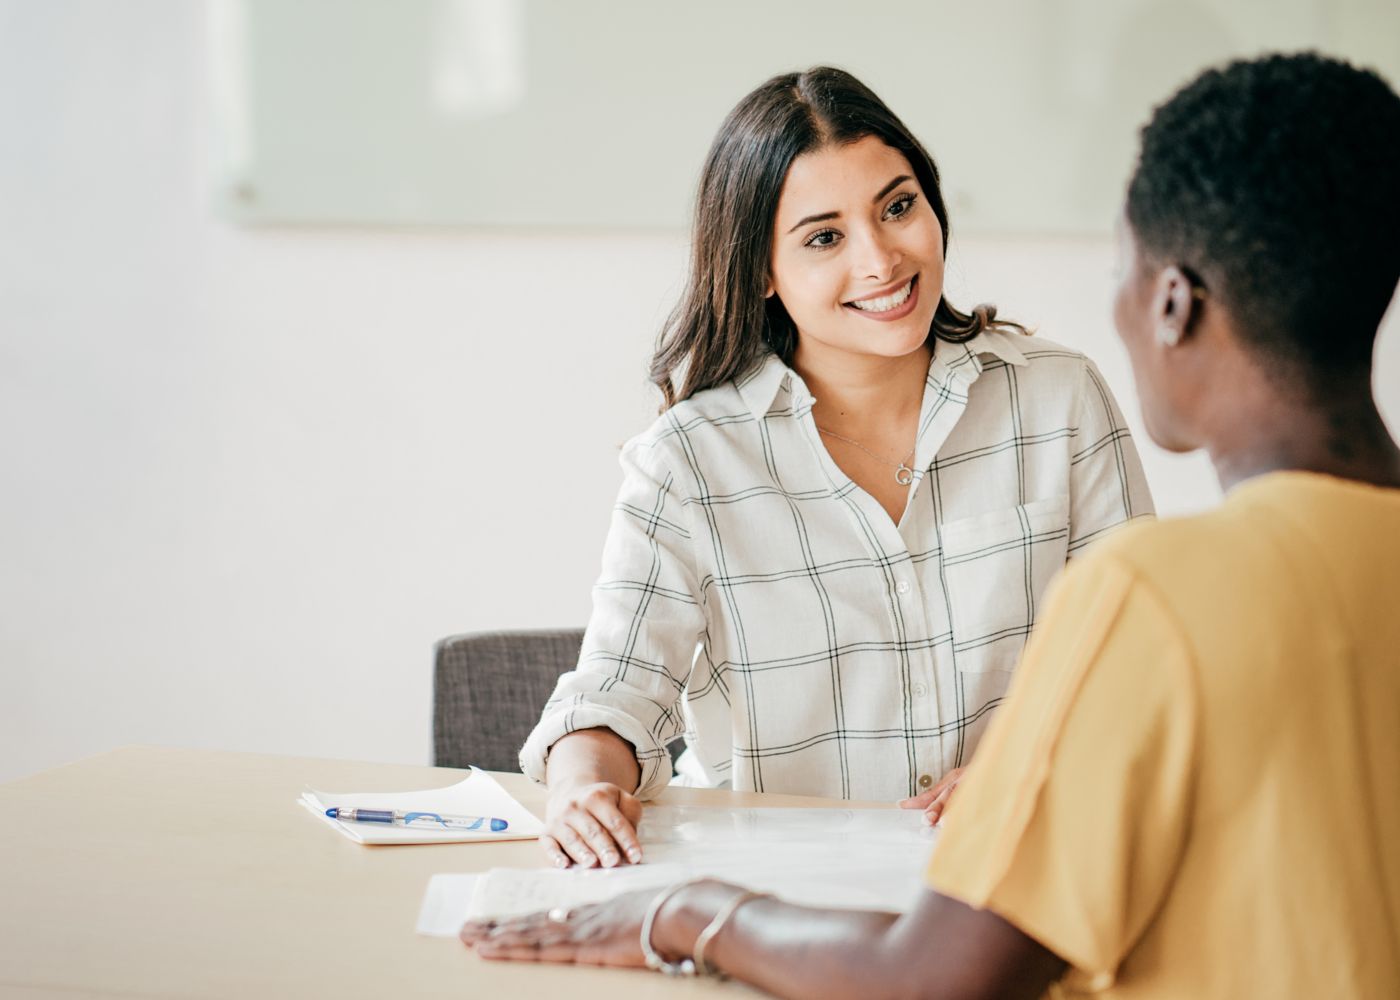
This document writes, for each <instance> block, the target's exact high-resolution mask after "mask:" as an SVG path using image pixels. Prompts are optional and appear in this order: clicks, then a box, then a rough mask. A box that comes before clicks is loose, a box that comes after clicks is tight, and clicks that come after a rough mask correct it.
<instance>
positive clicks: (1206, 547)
mask: <svg viewBox="0 0 1400 1000" xmlns="http://www.w3.org/2000/svg"><path fill="white" fill-rule="evenodd" d="M1240 515H1241V512H1240V511H1239V510H1237V509H1234V508H1233V507H1232V506H1231V505H1229V504H1226V505H1223V506H1221V507H1217V508H1216V509H1214V510H1211V511H1208V512H1205V513H1201V514H1194V515H1189V516H1183V517H1169V518H1162V519H1160V520H1153V519H1146V518H1144V519H1139V520H1137V521H1134V522H1132V523H1130V524H1125V525H1122V526H1121V527H1119V528H1117V529H1115V530H1114V531H1113V532H1112V533H1110V534H1108V535H1107V536H1106V537H1104V538H1103V539H1102V540H1101V541H1098V542H1096V543H1095V544H1094V545H1093V546H1092V547H1090V548H1089V549H1088V550H1087V551H1086V552H1085V554H1084V555H1082V556H1079V557H1077V558H1076V559H1075V560H1074V561H1073V562H1072V563H1071V564H1070V568H1071V569H1074V570H1075V571H1076V572H1077V573H1080V574H1085V575H1089V574H1098V575H1104V574H1108V573H1117V574H1125V575H1126V576H1127V577H1128V578H1131V580H1132V581H1133V584H1134V586H1135V587H1137V588H1140V589H1141V590H1143V591H1146V592H1150V593H1152V594H1154V595H1156V598H1157V600H1158V601H1160V602H1161V604H1162V605H1163V606H1164V607H1165V608H1169V609H1171V610H1172V612H1173V614H1174V615H1175V616H1178V617H1181V618H1185V619H1193V618H1195V617H1196V616H1197V615H1198V614H1199V613H1200V612H1201V611H1203V610H1206V609H1209V608H1212V607H1217V608H1218V607H1220V606H1224V605H1228V604H1230V603H1231V602H1232V601H1233V600H1234V598H1235V597H1237V596H1238V594H1239V593H1240V588H1245V589H1248V588H1249V586H1250V583H1249V581H1250V579H1251V578H1252V577H1253V576H1254V575H1255V574H1257V573H1258V571H1259V570H1260V568H1261V566H1263V565H1265V563H1262V562H1261V557H1265V556H1266V553H1265V552H1264V551H1263V550H1265V549H1267V548H1269V543H1268V540H1267V533H1266V532H1261V531H1260V530H1259V526H1258V524H1257V523H1249V522H1248V521H1246V522H1245V523H1242V522H1241V516H1240ZM1067 572H1068V571H1067ZM1222 602H1223V604H1222Z"/></svg>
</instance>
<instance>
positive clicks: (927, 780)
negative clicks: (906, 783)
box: [919, 774, 933, 788]
mask: <svg viewBox="0 0 1400 1000" xmlns="http://www.w3.org/2000/svg"><path fill="white" fill-rule="evenodd" d="M932 784H933V776H932V775H928V774H921V775H919V787H920V788H928V787H930V786H931V785H932Z"/></svg>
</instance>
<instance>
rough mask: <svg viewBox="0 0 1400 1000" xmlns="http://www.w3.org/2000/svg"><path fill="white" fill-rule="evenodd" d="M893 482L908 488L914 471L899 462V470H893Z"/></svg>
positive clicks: (912, 479)
mask: <svg viewBox="0 0 1400 1000" xmlns="http://www.w3.org/2000/svg"><path fill="white" fill-rule="evenodd" d="M894 481H895V482H897V483H898V484H899V485H900V486H908V485H909V484H910V483H912V482H913V481H914V470H913V469H911V468H909V466H907V465H905V464H904V463H903V462H900V463H899V468H898V469H895V470H894Z"/></svg>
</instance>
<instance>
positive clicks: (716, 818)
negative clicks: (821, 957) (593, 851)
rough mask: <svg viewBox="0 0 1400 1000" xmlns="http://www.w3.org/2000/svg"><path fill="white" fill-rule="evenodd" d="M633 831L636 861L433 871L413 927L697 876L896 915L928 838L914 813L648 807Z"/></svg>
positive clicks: (916, 877)
mask: <svg viewBox="0 0 1400 1000" xmlns="http://www.w3.org/2000/svg"><path fill="white" fill-rule="evenodd" d="M639 833H640V835H641V839H642V852H643V855H644V856H645V860H644V861H643V863H642V864H640V865H624V866H621V867H618V868H608V869H598V868H593V869H577V868H571V869H565V870H562V871H561V870H558V869H545V868H540V869H514V868H494V869H492V870H491V871H488V872H486V873H484V874H482V875H474V876H463V875H437V876H434V877H433V879H432V880H431V881H430V882H429V885H428V891H427V893H426V895H425V897H424V900H423V907H422V910H421V911H420V914H419V921H418V932H419V933H420V934H432V935H440V936H444V937H452V936H455V935H456V934H457V931H458V929H459V928H460V927H461V926H462V923H463V921H465V920H468V919H473V918H479V917H501V916H512V915H516V914H521V913H533V912H535V911H538V910H547V909H550V908H552V907H555V906H570V907H572V906H581V905H584V904H586V903H595V902H601V901H603V900H605V899H609V898H611V897H612V896H616V895H620V894H621V893H624V892H631V891H633V890H640V889H656V888H660V887H662V886H666V885H670V884H672V883H674V882H678V881H681V880H683V879H688V878H699V877H702V876H703V877H709V878H719V879H724V880H725V881H728V882H735V883H738V884H740V885H744V886H747V887H749V888H751V889H756V890H759V891H761V892H771V893H773V894H775V895H777V896H779V897H781V898H783V899H786V900H788V901H789V902H793V903H803V904H808V905H812V906H835V907H848V908H856V909H872V910H893V911H904V910H907V909H909V908H910V907H912V906H913V905H914V903H915V902H916V901H917V900H918V898H919V895H920V893H921V891H922V888H923V872H924V868H925V867H926V866H927V864H928V856H929V852H930V851H931V849H932V847H933V844H934V843H935V841H936V838H937V831H936V830H930V829H929V828H927V827H925V826H924V825H923V822H922V811H921V810H914V809H714V808H703V807H698V806H652V807H649V808H647V809H646V811H645V812H644V813H643V818H642V825H641V829H640V831H639Z"/></svg>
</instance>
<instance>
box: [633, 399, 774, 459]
mask: <svg viewBox="0 0 1400 1000" xmlns="http://www.w3.org/2000/svg"><path fill="white" fill-rule="evenodd" d="M755 423H756V420H755V418H754V415H753V413H752V412H751V411H750V409H749V406H748V404H747V403H746V402H745V401H744V398H743V396H742V395H741V393H740V390H739V387H738V386H737V385H736V384H735V382H733V381H729V382H725V383H724V384H722V385H718V386H715V387H714V388H712V389H705V390H702V391H701V392H697V393H696V394H695V395H694V396H691V397H690V398H689V399H684V400H681V401H680V402H679V403H676V404H675V405H674V406H672V407H670V408H669V409H667V410H665V411H663V412H662V413H661V414H660V415H659V416H658V417H657V418H656V419H655V420H654V421H652V423H651V425H650V426H649V427H647V428H646V430H644V431H642V432H641V433H640V434H638V435H636V436H635V437H633V438H631V439H630V440H629V441H628V442H627V443H626V444H624V445H623V446H622V450H623V456H624V458H630V459H631V460H633V461H636V462H641V463H649V464H659V465H662V466H665V467H670V468H679V467H683V466H685V465H687V464H690V463H694V462H697V461H703V460H704V456H705V455H706V453H708V452H709V451H711V450H713V448H714V447H715V446H716V444H717V443H719V442H722V443H723V444H724V445H725V446H726V447H732V446H733V445H734V443H735V441H736V440H739V439H742V438H743V437H745V435H744V433H743V430H742V429H743V428H746V427H748V428H751V427H752V426H753V425H754V424H755Z"/></svg>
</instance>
